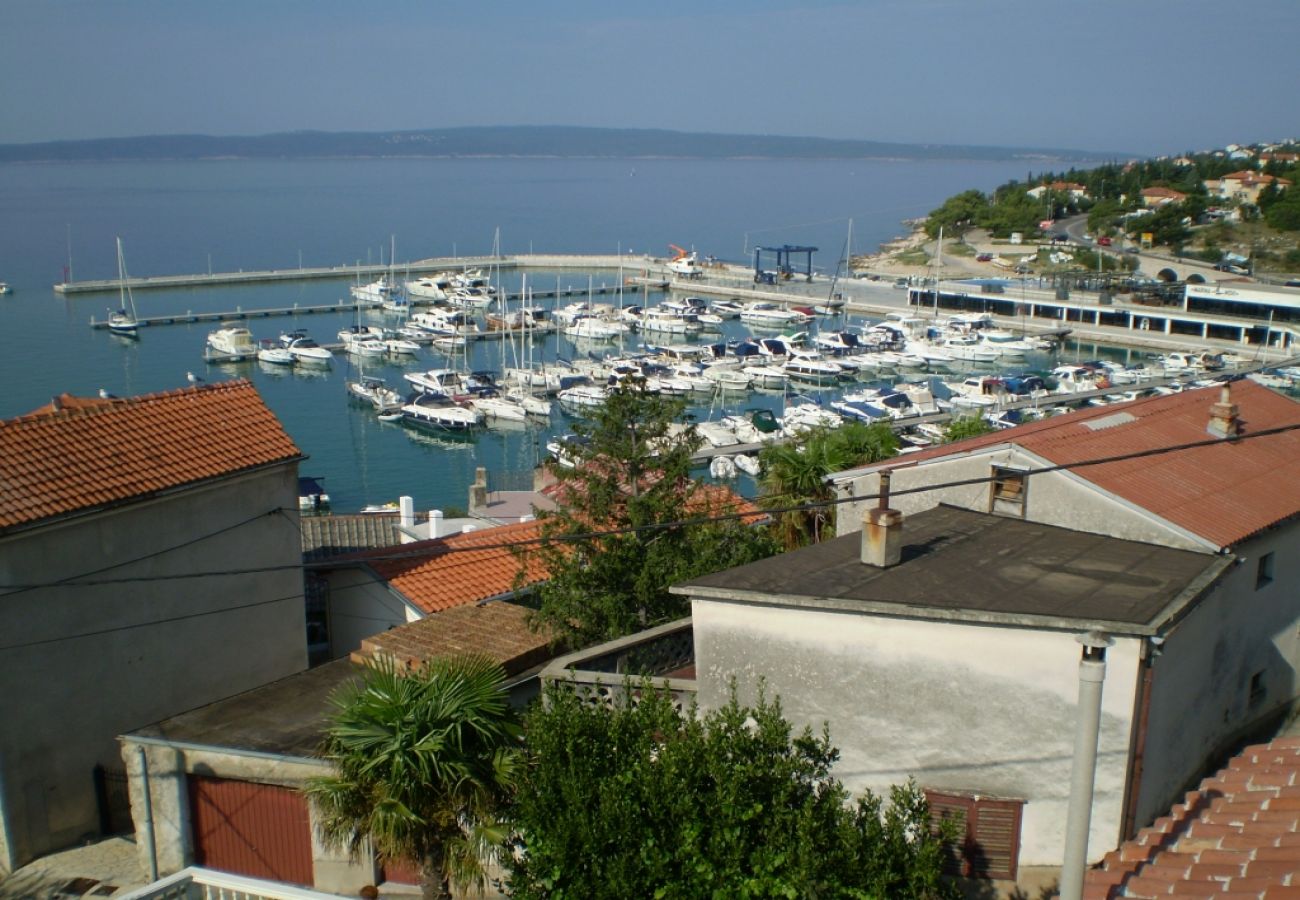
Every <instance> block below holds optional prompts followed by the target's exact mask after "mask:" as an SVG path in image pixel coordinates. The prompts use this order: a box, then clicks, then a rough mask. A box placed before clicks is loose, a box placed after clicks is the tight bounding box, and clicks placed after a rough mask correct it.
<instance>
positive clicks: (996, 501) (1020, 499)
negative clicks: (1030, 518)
mask: <svg viewBox="0 0 1300 900" xmlns="http://www.w3.org/2000/svg"><path fill="white" fill-rule="evenodd" d="M1028 487H1029V479H1028V478H1027V477H1026V476H1025V473H1024V472H1023V471H1021V470H1020V469H1004V468H1002V467H1001V466H994V467H993V481H992V482H991V484H990V485H989V512H991V513H1002V514H1003V515H1008V516H1016V517H1018V518H1022V519H1023V518H1024V517H1025V492H1026V490H1027V489H1028Z"/></svg>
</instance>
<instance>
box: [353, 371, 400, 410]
mask: <svg viewBox="0 0 1300 900" xmlns="http://www.w3.org/2000/svg"><path fill="white" fill-rule="evenodd" d="M347 388H348V396H349V397H351V398H353V399H355V400H358V401H360V402H363V403H369V404H370V405H371V406H373V407H374V408H375V410H376V411H377V412H379V413H381V414H388V413H393V412H397V411H398V410H400V409H401V408H402V405H403V399H402V395H401V394H399V393H398V392H397V391H395V390H393V389H392V388H390V387H389V386H388V385H387V384H386V383H385V382H384V379H382V378H375V377H373V376H371V375H362V376H361V377H360V378H359V379H357V380H356V381H349V382H348V383H347Z"/></svg>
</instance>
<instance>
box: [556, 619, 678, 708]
mask: <svg viewBox="0 0 1300 900" xmlns="http://www.w3.org/2000/svg"><path fill="white" fill-rule="evenodd" d="M645 677H649V678H650V679H652V680H653V681H654V683H655V684H656V685H657V686H661V687H666V688H667V689H668V690H669V691H670V692H671V693H672V695H673V699H674V701H675V702H676V704H677V707H678V709H686V708H688V707H689V706H690V705H691V703H692V702H693V701H694V700H695V691H696V687H695V634H694V631H693V629H692V627H691V619H690V617H689V616H688V617H687V618H685V619H678V620H677V621H676V622H669V623H668V624H666V625H658V626H656V627H654V628H648V629H646V630H645V631H638V632H637V633H636V634H630V635H628V636H627V637H622V638H618V639H617V640H613V641H608V642H606V643H604V644H597V645H596V646H594V647H588V648H587V649H585V650H579V651H578V652H576V653H570V654H568V655H567V656H561V657H559V658H558V659H556V660H555V661H553V662H552V663H551V664H550V665H548V666H547V667H546V668H545V669H543V670H542V674H541V678H542V682H543V684H546V685H549V684H551V683H553V682H562V683H565V684H570V685H573V686H574V687H576V688H577V689H578V690H579V691H585V692H586V695H587V697H588V699H589V700H590V701H591V702H593V703H605V704H613V703H616V702H618V703H621V702H623V701H624V700H625V699H626V694H627V686H628V682H629V681H631V682H632V686H633V687H634V688H635V686H636V682H639V681H640V680H641V679H642V678H645ZM633 700H634V701H635V697H633Z"/></svg>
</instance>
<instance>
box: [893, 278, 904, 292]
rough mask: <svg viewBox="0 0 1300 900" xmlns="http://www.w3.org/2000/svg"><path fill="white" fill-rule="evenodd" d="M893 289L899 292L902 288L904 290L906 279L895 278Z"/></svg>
mask: <svg viewBox="0 0 1300 900" xmlns="http://www.w3.org/2000/svg"><path fill="white" fill-rule="evenodd" d="M894 287H896V288H899V289H900V290H901V289H903V288H906V287H907V279H906V278H895V279H894Z"/></svg>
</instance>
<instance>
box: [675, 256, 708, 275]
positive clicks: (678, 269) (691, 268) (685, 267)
mask: <svg viewBox="0 0 1300 900" xmlns="http://www.w3.org/2000/svg"><path fill="white" fill-rule="evenodd" d="M668 271H669V272H672V273H673V274H674V275H680V276H681V277H682V278H699V277H700V276H701V275H703V274H704V266H702V265H700V257H699V254H697V253H696V252H695V251H694V250H692V251H691V252H690V253H687V252H685V251H680V252H679V253H678V254H677V256H675V257H673V258H672V259H670V260H669V261H668Z"/></svg>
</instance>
